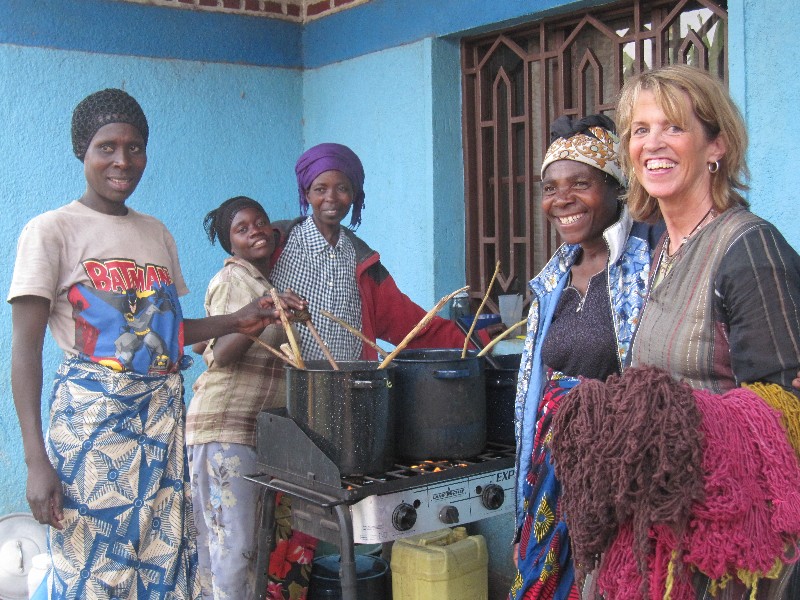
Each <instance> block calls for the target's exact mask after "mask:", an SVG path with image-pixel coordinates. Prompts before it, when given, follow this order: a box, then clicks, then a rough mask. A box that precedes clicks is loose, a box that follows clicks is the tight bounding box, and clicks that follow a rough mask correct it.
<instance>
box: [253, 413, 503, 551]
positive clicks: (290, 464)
mask: <svg viewBox="0 0 800 600" xmlns="http://www.w3.org/2000/svg"><path fill="white" fill-rule="evenodd" d="M257 452H258V457H259V458H258V461H259V469H260V470H261V473H259V474H257V475H253V476H251V477H249V479H250V480H251V481H254V482H256V483H259V484H262V485H266V486H268V487H269V488H270V489H272V490H274V491H284V492H286V493H289V494H290V495H291V496H292V516H293V523H294V527H295V528H297V529H298V530H300V531H303V532H305V533H308V534H309V535H313V536H314V537H317V538H319V539H322V540H325V541H328V542H331V543H340V541H341V539H342V531H341V529H342V526H343V525H342V524H343V519H342V512H343V508H344V507H346V508H347V509H348V510H347V511H346V512H347V513H349V514H346V515H345V520H346V521H351V522H352V542H354V543H379V542H389V541H392V540H396V539H399V538H402V537H406V536H410V535H415V534H419V533H427V532H430V531H435V530H437V529H441V528H442V527H448V526H454V525H463V524H466V523H472V522H474V521H478V520H481V519H485V518H488V517H493V516H496V515H500V514H504V513H509V512H511V511H512V510H513V505H514V501H513V494H514V448H513V446H508V445H501V444H492V443H490V444H488V445H487V447H486V448H485V450H484V451H483V452H482V453H481V454H479V455H478V456H474V457H471V458H469V459H464V460H448V461H435V460H431V461H418V462H409V463H408V464H397V465H395V467H394V468H392V469H390V470H388V471H386V472H385V473H381V474H378V475H368V476H345V477H343V476H341V474H340V472H339V470H338V468H337V467H336V465H335V464H334V463H333V462H332V461H331V460H330V459H329V458H328V457H327V456H326V455H325V454H324V453H323V452H322V450H320V449H319V447H317V446H316V445H315V444H314V443H313V442H312V441H311V439H309V437H308V436H307V435H306V434H305V432H303V431H302V429H300V427H299V426H298V425H297V424H296V423H295V422H294V421H293V420H292V419H290V418H288V417H285V416H282V415H280V414H276V413H273V412H264V413H261V414H260V415H259V417H258V445H257ZM344 526H345V528H346V529H349V528H350V523H346V524H345V525H344ZM347 533H348V534H349V532H347Z"/></svg>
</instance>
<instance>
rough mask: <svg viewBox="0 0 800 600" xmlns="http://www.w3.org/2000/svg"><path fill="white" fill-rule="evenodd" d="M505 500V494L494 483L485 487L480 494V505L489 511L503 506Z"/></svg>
mask: <svg viewBox="0 0 800 600" xmlns="http://www.w3.org/2000/svg"><path fill="white" fill-rule="evenodd" d="M505 498H506V493H505V492H504V491H503V488H502V487H500V486H499V485H497V484H494V483H491V484H489V485H487V486H486V487H485V488H483V492H481V504H483V505H484V506H485V507H486V508H488V509H489V510H497V509H498V508H500V507H501V506H503V501H504V500H505Z"/></svg>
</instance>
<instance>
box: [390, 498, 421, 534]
mask: <svg viewBox="0 0 800 600" xmlns="http://www.w3.org/2000/svg"><path fill="white" fill-rule="evenodd" d="M416 522H417V509H415V508H414V507H413V506H411V505H410V504H406V503H405V502H403V503H402V504H399V505H398V506H397V508H395V509H394V513H392V525H394V528H395V529H397V531H408V530H409V529H411V528H412V527H413V526H414V524H415V523H416Z"/></svg>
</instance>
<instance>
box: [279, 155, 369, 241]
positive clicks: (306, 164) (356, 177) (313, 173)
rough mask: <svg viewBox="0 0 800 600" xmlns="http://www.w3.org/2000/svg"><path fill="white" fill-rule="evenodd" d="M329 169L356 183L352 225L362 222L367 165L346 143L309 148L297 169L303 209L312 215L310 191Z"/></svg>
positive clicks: (299, 161)
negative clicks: (362, 162)
mask: <svg viewBox="0 0 800 600" xmlns="http://www.w3.org/2000/svg"><path fill="white" fill-rule="evenodd" d="M325 171H341V172H342V173H344V174H345V175H346V176H347V178H348V179H349V180H350V184H351V185H352V186H353V212H352V213H351V214H350V227H351V228H353V229H355V228H356V227H358V226H359V225H361V209H362V208H364V167H363V166H362V164H361V161H360V160H359V158H358V156H356V153H355V152H353V151H352V150H350V148H348V147H347V146H343V145H342V144H319V145H317V146H314V147H313V148H309V149H308V150H306V151H305V152H304V153H303V154H302V156H300V158H298V159H297V164H296V165H295V166H294V172H295V174H296V175H297V189H298V191H299V192H300V212H301V213H302V214H304V215H305V214H308V198H306V192H307V191H308V188H309V187H311V184H312V183H313V181H314V180H315V179H316V178H317V177H319V175H320V174H321V173H324V172H325Z"/></svg>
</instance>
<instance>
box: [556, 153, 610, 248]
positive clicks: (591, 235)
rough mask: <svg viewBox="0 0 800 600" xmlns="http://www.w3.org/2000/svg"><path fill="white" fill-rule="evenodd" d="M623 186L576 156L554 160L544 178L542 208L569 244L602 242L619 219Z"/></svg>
mask: <svg viewBox="0 0 800 600" xmlns="http://www.w3.org/2000/svg"><path fill="white" fill-rule="evenodd" d="M620 191H621V190H620V189H619V187H618V186H617V185H615V183H614V182H613V180H612V183H609V182H608V181H607V180H606V177H605V174H604V173H603V172H602V171H601V170H600V169H596V168H594V167H592V166H589V165H587V164H584V163H580V162H577V161H574V160H557V161H555V162H554V163H551V164H550V165H549V166H548V167H547V169H546V170H545V172H544V178H543V179H542V211H543V212H544V214H545V216H547V219H548V220H549V221H550V222H551V223H552V224H553V226H554V227H555V228H556V230H557V231H558V234H559V236H561V239H562V240H563V241H564V242H566V243H568V244H581V245H582V246H583V245H586V244H595V243H600V242H602V239H603V231H605V229H606V228H607V227H608V226H610V225H611V224H613V223H614V221H616V219H617V210H618V202H617V197H618V195H619V193H620Z"/></svg>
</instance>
